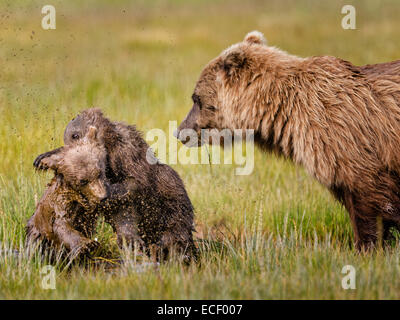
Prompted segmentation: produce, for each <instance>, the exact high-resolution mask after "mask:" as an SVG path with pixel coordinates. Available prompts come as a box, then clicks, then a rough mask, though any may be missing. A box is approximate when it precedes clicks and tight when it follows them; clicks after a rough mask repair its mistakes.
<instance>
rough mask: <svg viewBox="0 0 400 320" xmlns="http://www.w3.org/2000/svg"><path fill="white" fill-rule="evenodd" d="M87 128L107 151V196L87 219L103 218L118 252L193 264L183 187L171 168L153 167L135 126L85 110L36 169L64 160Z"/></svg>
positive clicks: (157, 164) (190, 214) (39, 159)
mask: <svg viewBox="0 0 400 320" xmlns="http://www.w3.org/2000/svg"><path fill="white" fill-rule="evenodd" d="M91 127H95V128H96V143H98V144H99V146H101V147H104V150H105V161H104V167H105V170H104V173H105V185H106V189H107V191H108V192H107V193H108V194H107V197H106V198H105V199H103V200H102V201H100V202H99V204H98V205H97V206H96V210H95V211H94V212H93V214H92V215H90V214H89V215H88V217H89V216H91V218H90V219H93V220H94V221H96V220H97V217H98V216H99V215H103V216H104V218H105V221H106V222H107V223H109V224H110V225H111V226H112V228H113V230H114V232H116V233H117V240H118V245H119V246H120V247H122V246H123V245H124V244H126V245H128V246H130V245H132V246H133V245H134V244H137V245H139V247H140V248H141V249H142V250H143V251H144V252H146V253H147V254H150V253H151V252H153V253H154V250H155V251H156V252H157V254H156V256H157V258H158V259H165V258H167V257H168V256H169V255H170V253H171V250H173V251H175V252H177V253H178V254H180V255H182V256H183V258H184V260H185V261H190V260H192V259H193V258H195V257H196V252H197V251H196V247H195V245H194V242H193V235H192V233H193V231H194V225H193V218H194V217H193V206H192V203H191V201H190V199H189V197H188V195H187V193H186V190H185V187H184V184H183V182H182V180H181V179H180V177H179V175H178V174H177V173H176V172H175V171H174V170H173V169H172V168H171V167H169V166H168V165H165V164H162V163H160V162H158V161H156V158H155V156H154V155H153V154H152V151H151V149H150V148H149V146H148V145H147V143H146V142H145V141H144V139H143V138H142V136H141V133H140V132H138V131H137V130H136V128H135V127H134V126H131V125H126V124H124V123H120V122H112V121H110V120H109V119H107V118H106V117H104V116H103V114H102V112H101V110H99V109H95V108H92V109H88V110H85V111H83V112H81V113H80V114H79V115H78V116H77V117H75V118H74V119H73V120H71V122H70V123H69V124H68V126H67V128H66V129H65V132H64V143H65V146H64V147H61V148H58V149H55V150H52V151H50V152H46V153H44V154H42V155H40V156H38V157H37V159H36V160H35V162H34V165H35V167H36V168H38V169H41V170H46V169H48V168H49V167H50V166H49V163H48V159H49V158H50V159H51V158H53V157H54V156H57V157H58V156H61V157H63V154H64V153H65V150H66V149H67V150H68V149H69V148H71V147H74V146H77V145H79V144H80V143H82V141H83V143H85V142H84V141H85V140H87V136H88V135H89V136H90V131H91ZM149 156H150V157H151V158H152V159H151V160H152V161H148V160H147V158H148V157H149ZM78 168H79V167H78ZM84 180H85V179H84ZM86 180H87V179H86ZM85 183H86V181H85ZM89 211H90V210H89ZM87 213H88V212H86V211H85V212H84V213H79V214H78V215H79V216H84V215H86V214H87ZM90 219H89V220H90ZM86 223H87V222H85V223H84V224H86ZM38 224H43V222H41V221H38Z"/></svg>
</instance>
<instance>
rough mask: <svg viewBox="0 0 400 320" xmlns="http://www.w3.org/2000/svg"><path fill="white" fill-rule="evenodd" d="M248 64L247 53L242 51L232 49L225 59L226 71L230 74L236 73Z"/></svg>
mask: <svg viewBox="0 0 400 320" xmlns="http://www.w3.org/2000/svg"><path fill="white" fill-rule="evenodd" d="M246 64H247V58H246V54H245V53H244V52H243V51H242V50H239V51H232V52H230V53H228V55H227V56H226V58H225V59H224V64H223V67H224V71H225V73H226V74H227V75H228V76H230V77H231V76H234V75H236V74H237V73H238V72H239V71H240V70H241V69H243V68H244V67H245V66H246Z"/></svg>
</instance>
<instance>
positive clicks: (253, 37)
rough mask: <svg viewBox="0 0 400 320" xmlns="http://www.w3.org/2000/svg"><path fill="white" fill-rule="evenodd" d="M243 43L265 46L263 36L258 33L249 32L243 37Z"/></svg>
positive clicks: (265, 41)
mask: <svg viewBox="0 0 400 320" xmlns="http://www.w3.org/2000/svg"><path fill="white" fill-rule="evenodd" d="M244 42H248V43H250V44H261V45H264V46H266V45H267V40H266V39H265V37H264V35H263V34H262V33H261V32H260V31H252V32H249V33H248V34H247V35H246V36H245V37H244Z"/></svg>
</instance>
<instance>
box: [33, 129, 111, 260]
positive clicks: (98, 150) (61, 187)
mask: <svg viewBox="0 0 400 320" xmlns="http://www.w3.org/2000/svg"><path fill="white" fill-rule="evenodd" d="M95 135H96V128H95V127H90V129H89V132H88V134H87V136H86V137H85V138H84V139H82V141H80V142H79V143H77V144H76V145H75V146H71V147H65V148H63V150H62V152H59V153H58V154H54V155H52V156H51V157H48V158H46V159H44V160H43V162H44V163H45V164H46V166H47V167H48V168H51V169H52V170H54V172H55V176H54V178H53V179H52V181H51V182H50V183H49V185H48V188H47V190H46V191H45V194H44V195H43V197H42V199H41V200H40V202H39V203H38V205H37V208H36V211H35V213H34V214H33V216H32V217H31V218H30V219H29V221H28V225H27V242H28V243H34V242H37V241H38V240H44V242H45V244H47V245H53V246H54V247H56V248H59V247H60V246H61V245H63V246H64V247H65V248H66V249H67V250H69V252H70V254H71V256H73V257H76V256H77V255H79V254H84V253H89V251H90V250H91V249H94V248H96V247H97V245H98V244H97V242H96V241H93V240H91V239H90V237H91V236H92V235H93V233H94V231H95V226H96V221H97V216H98V215H97V212H96V207H97V205H98V204H99V203H100V201H101V200H102V199H104V198H106V196H107V186H106V181H105V161H106V151H105V148H104V147H103V146H101V145H100V144H99V143H97V141H96V140H95V138H96V136H95Z"/></svg>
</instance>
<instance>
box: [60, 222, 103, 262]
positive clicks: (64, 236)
mask: <svg viewBox="0 0 400 320" xmlns="http://www.w3.org/2000/svg"><path fill="white" fill-rule="evenodd" d="M53 229H54V234H55V235H56V236H57V237H58V239H59V242H60V244H63V245H64V246H65V247H66V248H67V249H68V250H69V251H70V255H71V257H72V258H73V259H74V258H76V257H77V256H80V255H89V254H90V253H91V252H93V251H94V250H95V249H97V248H98V245H99V244H98V242H97V241H94V240H91V239H88V238H86V237H84V236H83V235H82V234H81V233H80V232H78V231H77V230H75V229H74V228H73V227H72V226H71V224H70V222H69V221H68V220H67V219H66V218H65V217H56V219H55V220H54V224H53Z"/></svg>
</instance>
